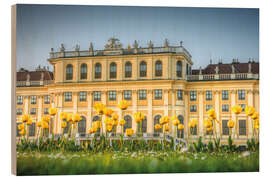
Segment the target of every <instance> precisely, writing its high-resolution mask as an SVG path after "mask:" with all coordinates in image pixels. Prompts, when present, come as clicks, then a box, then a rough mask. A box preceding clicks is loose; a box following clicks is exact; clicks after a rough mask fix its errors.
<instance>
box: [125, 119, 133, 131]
mask: <svg viewBox="0 0 270 180" xmlns="http://www.w3.org/2000/svg"><path fill="white" fill-rule="evenodd" d="M124 120H125V121H126V123H125V125H124V133H125V132H126V129H129V128H132V119H131V116H130V115H125V117H124Z"/></svg>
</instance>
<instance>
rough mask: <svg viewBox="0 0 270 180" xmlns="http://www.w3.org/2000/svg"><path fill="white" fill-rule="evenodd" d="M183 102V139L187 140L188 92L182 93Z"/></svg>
mask: <svg viewBox="0 0 270 180" xmlns="http://www.w3.org/2000/svg"><path fill="white" fill-rule="evenodd" d="M183 94H184V100H185V115H184V117H185V118H184V137H185V138H186V139H187V138H188V136H189V132H188V131H189V128H188V122H189V116H188V112H189V104H188V95H189V91H184V93H183Z"/></svg>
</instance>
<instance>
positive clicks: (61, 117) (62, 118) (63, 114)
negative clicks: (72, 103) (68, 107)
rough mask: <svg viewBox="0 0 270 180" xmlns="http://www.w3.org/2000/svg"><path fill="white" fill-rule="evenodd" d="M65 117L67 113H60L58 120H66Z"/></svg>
mask: <svg viewBox="0 0 270 180" xmlns="http://www.w3.org/2000/svg"><path fill="white" fill-rule="evenodd" d="M67 115H68V113H67V112H61V113H60V120H62V121H64V120H67Z"/></svg>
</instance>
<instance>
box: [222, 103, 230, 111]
mask: <svg viewBox="0 0 270 180" xmlns="http://www.w3.org/2000/svg"><path fill="white" fill-rule="evenodd" d="M229 108H230V107H229V104H222V105H221V111H222V112H229V111H230V110H229Z"/></svg>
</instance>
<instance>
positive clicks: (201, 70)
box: [199, 66, 202, 75]
mask: <svg viewBox="0 0 270 180" xmlns="http://www.w3.org/2000/svg"><path fill="white" fill-rule="evenodd" d="M199 74H200V75H201V74H202V67H201V66H200V72H199Z"/></svg>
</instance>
